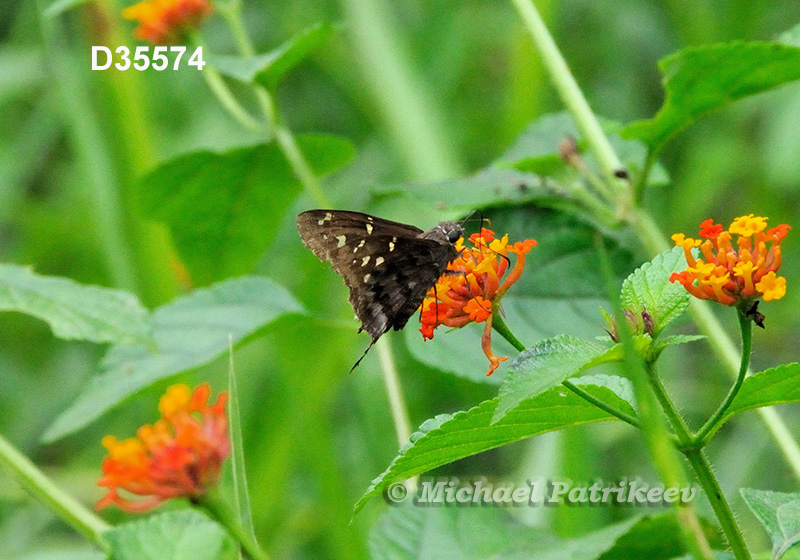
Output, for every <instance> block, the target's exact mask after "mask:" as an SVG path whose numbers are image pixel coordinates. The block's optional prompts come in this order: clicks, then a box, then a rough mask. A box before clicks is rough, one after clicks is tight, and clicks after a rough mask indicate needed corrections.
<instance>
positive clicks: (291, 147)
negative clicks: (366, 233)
mask: <svg viewBox="0 0 800 560" xmlns="http://www.w3.org/2000/svg"><path fill="white" fill-rule="evenodd" d="M222 14H223V16H224V17H225V21H226V22H227V23H228V26H229V27H230V29H231V33H232V34H233V36H234V38H235V40H236V44H237V48H238V49H239V52H240V54H242V55H243V56H252V55H253V54H254V53H255V49H254V48H253V44H252V42H251V41H250V37H249V36H248V35H247V32H246V31H245V28H244V24H243V23H242V14H241V9H240V7H239V5H238V4H233V5H231V6H227V7H226V8H225V9H224V10H223V12H222ZM255 96H256V100H257V101H258V104H259V107H261V112H262V113H263V114H264V117H265V118H266V120H267V124H268V126H269V130H268V132H272V134H274V135H275V140H276V141H277V143H278V147H279V148H280V149H281V152H283V155H284V157H285V158H286V160H287V161H288V162H289V166H290V167H291V168H292V172H293V173H294V176H295V177H296V178H297V180H298V181H300V184H301V185H303V189H305V191H306V193H308V195H309V196H310V197H311V198H312V199H313V200H314V202H315V204H317V205H318V206H320V207H323V208H330V206H331V204H330V202H329V200H328V197H327V195H326V194H325V191H323V190H322V185H321V184H320V181H319V179H318V178H317V176H316V174H315V173H314V170H313V169H312V168H311V165H310V164H309V163H308V160H306V158H305V156H304V155H303V152H302V150H300V146H298V145H297V141H296V140H295V137H294V135H293V134H292V131H291V130H289V128H288V127H286V126H284V125H283V123H282V122H281V118H280V115H279V112H278V109H277V107H276V105H275V100H274V99H273V97H272V94H271V93H270V92H269V91H267V90H266V89H263V88H261V87H255ZM262 131H263V128H262Z"/></svg>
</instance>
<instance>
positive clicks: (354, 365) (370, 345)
mask: <svg viewBox="0 0 800 560" xmlns="http://www.w3.org/2000/svg"><path fill="white" fill-rule="evenodd" d="M377 341H378V339H375V340H373V341H372V342H370V343H369V346H367V349H366V350H364V353H363V354H361V357H360V358H359V359H358V360H356V363H354V364H353V367H351V368H350V373H353V370H354V369H356V368H357V367H358V364H360V363H361V360H363V359H364V356H366V355H367V352H369V349H370V348H372V345H373V344H375V343H376V342H377Z"/></svg>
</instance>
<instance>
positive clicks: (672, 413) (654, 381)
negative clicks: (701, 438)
mask: <svg viewBox="0 0 800 560" xmlns="http://www.w3.org/2000/svg"><path fill="white" fill-rule="evenodd" d="M645 369H646V371H647V374H648V375H647V377H648V380H649V381H650V387H651V388H652V389H653V393H655V395H656V399H657V400H658V403H659V404H660V405H661V409H662V410H663V411H664V414H666V415H667V419H668V420H669V423H670V424H671V425H672V428H673V429H674V430H675V435H676V436H677V438H678V444H679V445H680V446H687V445H689V444H690V443H691V441H692V432H691V430H690V429H689V426H688V425H687V424H686V421H685V420H684V419H683V416H681V415H680V413H679V412H678V409H677V408H676V407H675V403H673V402H672V398H671V397H670V396H669V393H668V392H667V390H666V388H665V387H664V384H663V383H661V379H660V378H659V377H658V374H657V373H656V371H655V368H654V367H653V364H647V367H646V368H645Z"/></svg>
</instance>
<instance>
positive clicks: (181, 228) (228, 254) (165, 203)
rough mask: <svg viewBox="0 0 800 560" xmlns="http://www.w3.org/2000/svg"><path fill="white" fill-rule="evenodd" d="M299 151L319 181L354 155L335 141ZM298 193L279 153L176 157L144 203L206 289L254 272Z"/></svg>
mask: <svg viewBox="0 0 800 560" xmlns="http://www.w3.org/2000/svg"><path fill="white" fill-rule="evenodd" d="M298 144H299V146H300V149H301V151H302V152H303V154H304V155H305V157H306V159H307V160H308V161H309V162H310V163H311V165H312V167H313V168H314V171H315V173H317V175H318V176H320V175H324V174H325V173H328V172H331V171H333V170H335V169H338V168H339V167H341V166H343V165H344V164H346V163H347V162H348V161H350V159H351V158H352V157H353V153H354V150H353V146H352V144H351V143H350V142H349V141H347V140H345V139H343V138H338V137H335V136H328V135H307V136H302V137H300V138H298ZM300 190H301V187H300V183H299V182H298V181H297V179H296V178H295V176H294V173H293V172H292V168H291V166H290V165H289V163H288V162H287V161H286V159H285V158H284V156H283V153H282V152H281V150H280V149H279V148H278V146H277V145H276V144H267V145H258V146H251V147H247V148H236V149H234V150H230V151H227V152H223V153H215V152H208V151H203V152H193V153H190V154H184V155H181V156H178V157H177V158H175V159H173V160H171V161H168V162H167V163H165V164H163V165H161V166H160V167H158V168H157V169H156V170H154V171H152V172H151V173H149V174H148V175H147V176H146V177H144V179H143V180H142V181H141V183H140V185H139V203H140V208H141V210H142V212H143V213H144V214H145V215H146V216H147V217H149V218H152V219H154V220H158V221H161V222H164V223H165V224H167V226H168V227H169V229H170V231H171V233H172V237H173V240H174V242H175V246H176V248H177V250H178V253H179V254H180V256H181V259H182V260H183V262H184V263H185V264H186V266H187V267H188V269H189V272H190V274H191V276H192V279H193V280H194V281H195V283H196V284H198V285H206V284H209V283H211V282H213V281H215V280H221V279H223V278H227V277H230V276H236V275H239V274H244V273H247V272H250V270H251V269H252V268H253V266H254V265H255V263H256V262H257V261H258V258H259V257H261V255H263V253H264V251H265V250H266V248H267V246H268V245H269V243H270V241H271V240H272V238H273V237H274V236H275V233H276V232H277V230H278V228H279V227H280V224H281V219H282V216H283V214H284V213H285V212H286V211H287V210H288V209H289V207H290V206H291V205H292V203H293V202H294V200H295V198H296V197H297V195H298V194H299V193H300Z"/></svg>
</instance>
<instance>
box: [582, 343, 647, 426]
mask: <svg viewBox="0 0 800 560" xmlns="http://www.w3.org/2000/svg"><path fill="white" fill-rule="evenodd" d="M615 348H619V356H618V357H617V359H619V360H621V359H622V348H621V346H620V345H617V346H615ZM572 382H573V383H574V384H575V385H579V386H581V387H589V386H592V385H594V386H597V387H605V388H606V389H609V390H610V391H611V392H612V393H614V395H615V396H617V397H619V398H620V399H622V400H623V401H625V402H626V403H627V405H628V407H627V408H626V410H633V411H634V412H636V395H635V392H634V390H633V384H632V383H631V380H630V379H628V378H626V377H619V376H618V375H604V374H600V375H584V376H581V377H578V378H576V379H573V380H572Z"/></svg>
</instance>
